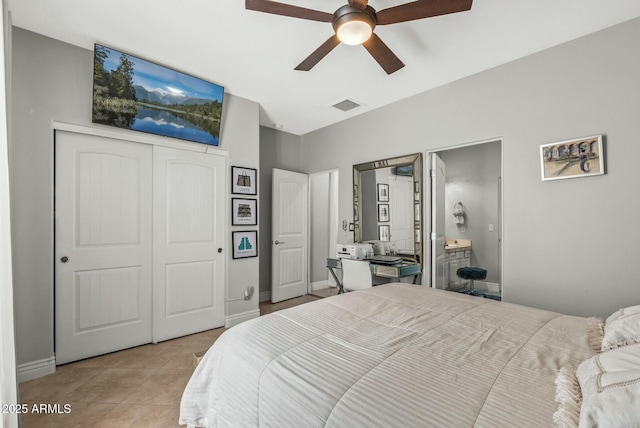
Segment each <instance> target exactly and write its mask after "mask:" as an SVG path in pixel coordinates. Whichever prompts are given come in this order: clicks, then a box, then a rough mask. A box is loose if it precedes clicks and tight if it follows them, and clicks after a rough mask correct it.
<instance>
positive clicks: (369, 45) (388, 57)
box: [362, 33, 404, 74]
mask: <svg viewBox="0 0 640 428" xmlns="http://www.w3.org/2000/svg"><path fill="white" fill-rule="evenodd" d="M362 46H364V48H365V49H366V50H367V51H369V53H370V54H371V56H372V57H373V59H375V60H376V61H378V64H380V67H382V68H383V69H384V71H386V72H387V74H391V73H395V72H396V71H398V70H400V69H401V68H402V67H404V64H403V63H402V61H400V59H399V58H398V57H397V56H396V54H394V53H393V52H391V49H389V46H387V45H385V44H384V42H383V41H382V39H380V37H378V36H377V35H376V33H373V34H372V35H371V37H369V40H367V41H366V42H364V43H363V44H362Z"/></svg>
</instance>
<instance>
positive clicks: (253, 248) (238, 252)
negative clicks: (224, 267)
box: [232, 230, 258, 259]
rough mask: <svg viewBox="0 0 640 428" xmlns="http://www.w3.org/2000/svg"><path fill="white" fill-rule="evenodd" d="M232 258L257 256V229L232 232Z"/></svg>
mask: <svg viewBox="0 0 640 428" xmlns="http://www.w3.org/2000/svg"><path fill="white" fill-rule="evenodd" d="M232 237H233V239H232V241H233V258H234V259H245V258H248V257H257V256H258V231H257V230H243V231H238V232H232Z"/></svg>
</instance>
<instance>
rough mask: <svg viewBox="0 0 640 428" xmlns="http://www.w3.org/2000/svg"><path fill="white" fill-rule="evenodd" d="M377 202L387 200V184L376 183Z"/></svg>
mask: <svg viewBox="0 0 640 428" xmlns="http://www.w3.org/2000/svg"><path fill="white" fill-rule="evenodd" d="M378 202H389V185H388V184H382V183H378Z"/></svg>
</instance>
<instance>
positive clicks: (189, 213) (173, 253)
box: [153, 147, 227, 342]
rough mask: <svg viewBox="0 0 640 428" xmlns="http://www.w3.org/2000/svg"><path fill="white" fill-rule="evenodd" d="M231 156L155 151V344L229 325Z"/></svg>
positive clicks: (161, 148)
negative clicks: (226, 318)
mask: <svg viewBox="0 0 640 428" xmlns="http://www.w3.org/2000/svg"><path fill="white" fill-rule="evenodd" d="M225 171H226V158H225V157H224V156H220V155H213V154H203V153H195V152H189V151H186V150H177V149H169V148H165V147H154V148H153V175H154V181H153V241H154V245H153V252H154V255H153V341H154V342H159V341H162V340H167V339H172V338H174V337H178V336H184V335H186V334H190V333H195V332H199V331H203V330H208V329H211V328H215V327H221V326H222V325H224V290H225V284H224V281H225V257H226V256H225V253H224V251H223V250H224V242H225V236H226V227H225V225H226V217H225V214H226V212H227V211H226V193H225V192H226V189H227V182H226V178H227V174H226V172H225Z"/></svg>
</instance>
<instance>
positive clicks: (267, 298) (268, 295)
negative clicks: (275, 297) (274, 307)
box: [259, 291, 271, 302]
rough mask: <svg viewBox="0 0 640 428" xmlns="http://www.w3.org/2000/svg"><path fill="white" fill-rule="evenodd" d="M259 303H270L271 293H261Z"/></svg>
mask: <svg viewBox="0 0 640 428" xmlns="http://www.w3.org/2000/svg"><path fill="white" fill-rule="evenodd" d="M259 301H260V302H270V301H271V291H263V292H262V293H260V300H259Z"/></svg>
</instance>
